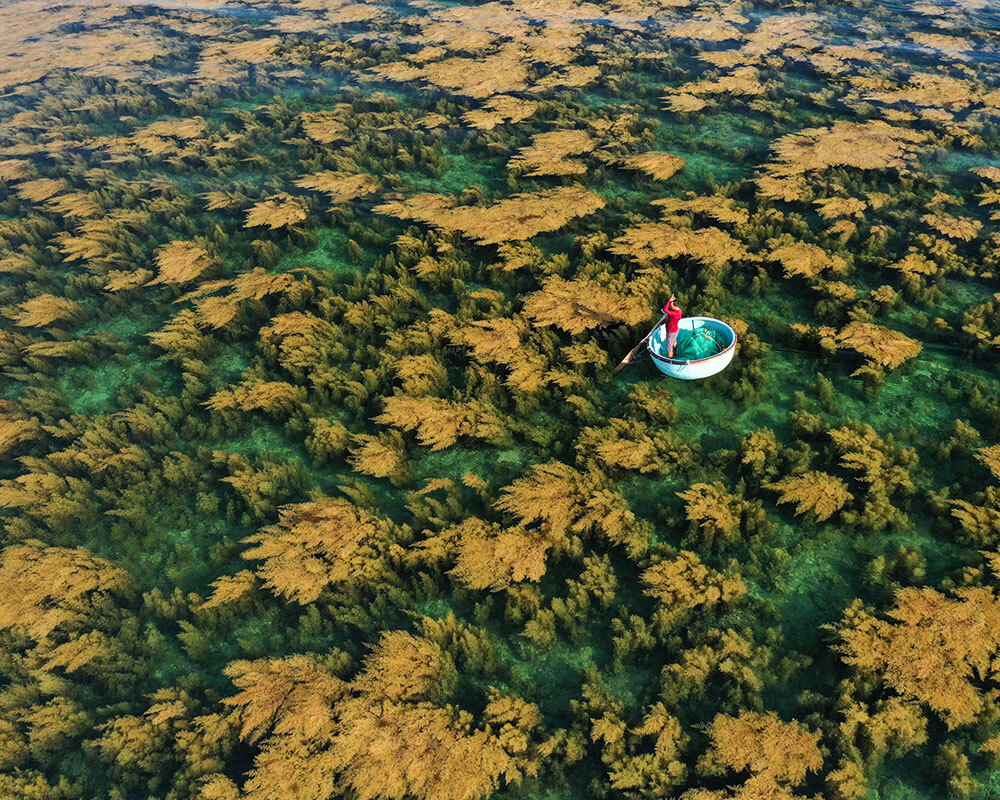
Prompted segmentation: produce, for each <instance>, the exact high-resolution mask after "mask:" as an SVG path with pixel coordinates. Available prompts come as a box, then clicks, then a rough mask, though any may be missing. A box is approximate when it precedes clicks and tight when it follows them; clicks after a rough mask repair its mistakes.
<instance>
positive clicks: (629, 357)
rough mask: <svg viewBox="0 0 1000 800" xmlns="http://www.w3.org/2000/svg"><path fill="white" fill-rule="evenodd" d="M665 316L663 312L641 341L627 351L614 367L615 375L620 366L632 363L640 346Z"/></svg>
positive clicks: (654, 331) (640, 348)
mask: <svg viewBox="0 0 1000 800" xmlns="http://www.w3.org/2000/svg"><path fill="white" fill-rule="evenodd" d="M666 318H667V315H666V314H664V315H663V316H662V317H660V321H659V322H657V323H656V324H655V325H654V326H653V330H651V331H650V332H649V333H647V334H646V335H645V336H643V337H642V341H641V342H639V344H637V345H636V346H635V347H633V348H632V349H631V350H629V351H628V353H627V354H626V355H625V358H623V359H622V360H621V362H620V363H619V364H618V366H617V367H615V374H616V375H617V374H618V372H619V371H620V370H621V369H622V367H624V366H626V365H628V364H630V363H632V359H633V358H635V357H636V355H637V354H638V352H639V351H640V350H642V346H643V345H644V344H646V340H647V339H649V337H650V336H652V335H653V334H654V333H656V329H657V328H659V327H660V325H662V324H663V320H665V319H666Z"/></svg>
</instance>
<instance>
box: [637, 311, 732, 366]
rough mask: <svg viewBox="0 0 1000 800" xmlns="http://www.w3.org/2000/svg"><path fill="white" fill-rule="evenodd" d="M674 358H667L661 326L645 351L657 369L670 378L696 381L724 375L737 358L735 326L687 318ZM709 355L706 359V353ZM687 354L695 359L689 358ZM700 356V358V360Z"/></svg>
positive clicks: (706, 319)
mask: <svg viewBox="0 0 1000 800" xmlns="http://www.w3.org/2000/svg"><path fill="white" fill-rule="evenodd" d="M678 327H679V328H680V330H679V331H678V336H677V347H676V348H675V350H674V357H673V358H667V328H666V326H665V325H661V326H660V327H658V328H657V329H656V331H654V332H653V335H652V336H650V337H649V341H648V342H647V344H646V347H647V348H648V349H649V355H650V356H651V357H652V359H653V363H654V364H656V368H657V369H658V370H660V372H662V373H663V374H664V375H669V376H670V377H671V378H680V379H682V380H685V381H695V380H698V379H699V378H707V377H709V376H711V375H715V374H717V373H719V372H722V370H724V369H725V368H726V367H728V366H729V362H731V361H732V360H733V356H734V355H735V354H736V343H737V336H736V331H734V330H733V329H732V326H730V325H727V324H726V323H725V322H723V321H722V320H721V319H713V318H712V317H684V318H682V319H681V320H680V322H679V323H678ZM706 352H707V353H709V354H708V355H703V354H704V353H706ZM686 353H691V354H695V357H693V358H692V357H686V355H685V354H686ZM699 356H700V357H699Z"/></svg>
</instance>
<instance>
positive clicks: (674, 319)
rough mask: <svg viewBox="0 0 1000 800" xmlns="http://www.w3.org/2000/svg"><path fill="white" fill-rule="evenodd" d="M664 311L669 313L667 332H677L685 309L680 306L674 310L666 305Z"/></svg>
mask: <svg viewBox="0 0 1000 800" xmlns="http://www.w3.org/2000/svg"><path fill="white" fill-rule="evenodd" d="M663 313H664V314H666V315H667V333H677V331H678V329H679V326H678V324H677V323H678V322H680V321H681V317H683V316H684V311H683V310H681V309H680V308H678V309H676V310H674V309H671V308H668V307H667V306H664V307H663Z"/></svg>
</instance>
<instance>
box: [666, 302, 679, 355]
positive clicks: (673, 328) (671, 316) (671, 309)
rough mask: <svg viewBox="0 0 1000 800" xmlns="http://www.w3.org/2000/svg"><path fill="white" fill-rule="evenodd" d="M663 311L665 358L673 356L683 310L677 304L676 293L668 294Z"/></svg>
mask: <svg viewBox="0 0 1000 800" xmlns="http://www.w3.org/2000/svg"><path fill="white" fill-rule="evenodd" d="M663 313H664V314H666V315H667V321H666V322H665V323H664V324H665V325H666V326H667V358H673V357H674V350H675V349H676V348H677V332H678V331H679V330H680V325H679V324H678V323H679V322H680V321H681V317H682V316H684V311H683V310H682V309H681V307H680V306H679V305H677V295H674V294H672V295H670V299H669V300H667V304H666V305H665V306H664V307H663Z"/></svg>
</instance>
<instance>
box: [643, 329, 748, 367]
mask: <svg viewBox="0 0 1000 800" xmlns="http://www.w3.org/2000/svg"><path fill="white" fill-rule="evenodd" d="M689 319H710V320H712V321H713V322H721V323H722V324H723V325H725V326H726V327H727V328H729V330H731V331H732V332H733V341H732V343H731V344H730V345H729V347H727V348H726V349H725V350H720V351H719V352H718V353H715V354H714V355H711V356H708V357H707V358H695V359H684V358H667V357H666V356H661V355H660V354H659V353H657V352H656V351H655V350H653V346H652V345H653V337H652V336H650V337H649V341H648V342H647V343H646V349H647V350H648V351H649V354H650V355H651V356H652V357H653V358H655V359H656V360H657V361H662V362H663V363H664V364H676V365H678V366H686V365H687V364H704V363H705V362H706V361H711V360H712V359H713V358H722V356H724V355H725V354H726V353H728V352H729V351H730V350H732V349H733V348H734V347H736V344H737V343H738V342H739V340H740V337H739V336H737V335H736V331H735V330H734V329H733V326H732V325H730V324H729V323H728V322H724V321H723V320H721V319H716V318H715V317H689Z"/></svg>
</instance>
